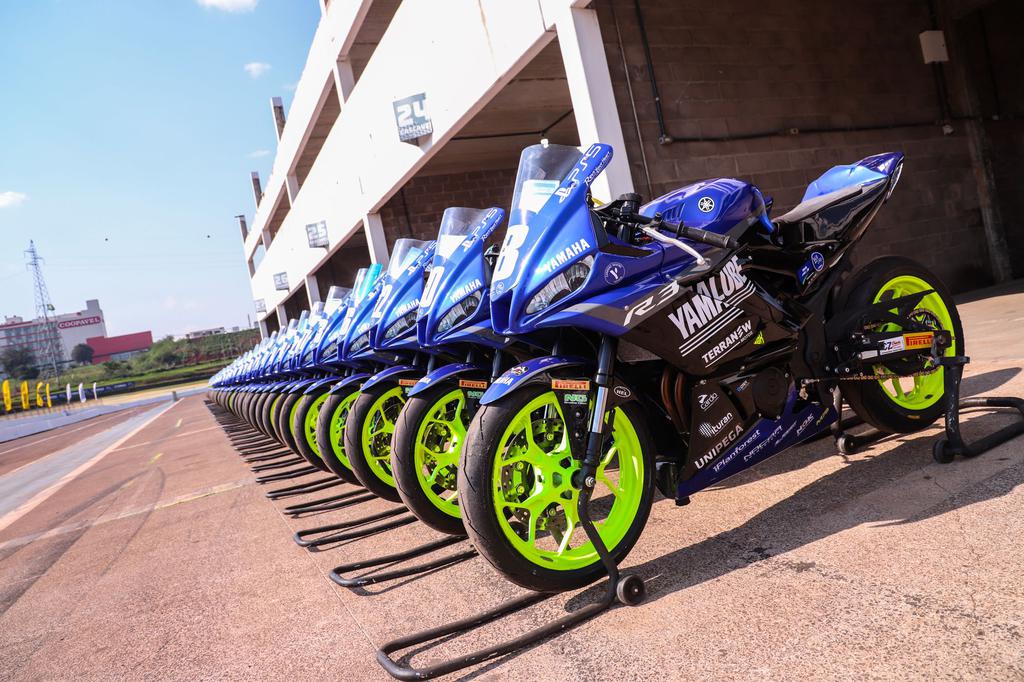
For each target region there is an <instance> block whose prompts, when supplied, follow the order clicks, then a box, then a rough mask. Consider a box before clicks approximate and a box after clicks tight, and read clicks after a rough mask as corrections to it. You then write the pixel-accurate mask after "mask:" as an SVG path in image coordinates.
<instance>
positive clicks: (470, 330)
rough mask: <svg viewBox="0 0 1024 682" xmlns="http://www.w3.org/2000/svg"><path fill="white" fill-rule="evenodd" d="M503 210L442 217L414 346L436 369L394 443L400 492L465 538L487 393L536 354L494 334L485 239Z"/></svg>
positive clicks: (412, 393) (414, 390) (411, 398)
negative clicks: (476, 422) (462, 458)
mask: <svg viewBox="0 0 1024 682" xmlns="http://www.w3.org/2000/svg"><path fill="white" fill-rule="evenodd" d="M504 216H505V212H504V211H503V210H501V209H499V208H490V209H473V208H449V209H447V210H446V211H445V212H444V215H443V216H442V218H441V229H440V231H439V233H438V237H437V246H436V249H435V251H434V256H433V262H432V264H431V269H430V277H429V279H427V282H426V285H425V288H424V291H423V295H422V297H421V298H420V305H419V309H418V312H417V318H416V338H415V342H416V344H417V345H418V346H419V347H420V348H422V349H424V350H426V351H427V352H430V353H432V354H433V355H432V356H431V364H432V369H431V370H430V371H428V372H427V373H426V375H425V376H423V377H422V378H420V379H419V381H417V382H416V384H415V385H414V386H412V387H411V388H410V389H409V392H408V396H407V399H406V402H405V405H404V407H403V408H402V410H401V412H400V413H399V415H398V419H397V422H396V424H395V428H394V434H393V436H392V439H391V470H392V472H393V474H394V480H395V485H396V487H397V489H398V493H399V495H400V496H401V498H402V501H403V502H404V503H405V505H406V507H408V508H409V510H410V511H412V512H413V513H414V514H415V515H416V516H417V517H418V518H419V519H420V520H421V521H423V522H424V523H426V524H427V525H429V526H431V527H432V528H434V529H436V530H439V531H442V532H445V533H449V534H454V535H463V534H465V530H464V529H463V525H462V515H461V513H460V511H459V505H458V496H457V495H456V488H455V486H456V478H457V466H458V461H459V453H460V451H461V449H462V444H463V442H464V440H465V436H466V428H467V427H468V425H469V422H470V420H471V419H472V418H473V415H474V414H475V413H476V410H477V408H478V407H479V401H480V398H481V397H482V396H483V393H484V390H485V389H486V388H487V387H488V386H489V385H490V382H491V381H492V380H493V379H496V378H497V377H498V376H499V375H500V374H501V372H502V371H503V370H504V369H506V368H507V367H508V366H509V364H510V363H514V362H515V361H516V359H517V358H518V359H520V360H524V359H527V358H529V357H533V356H535V355H537V354H538V352H540V349H537V348H531V347H530V346H527V345H526V344H524V343H521V342H517V341H516V340H515V339H512V338H510V337H507V336H504V335H501V334H496V333H495V332H494V330H493V329H492V328H491V314H490V297H489V290H488V285H489V283H490V276H491V271H492V268H493V266H494V260H495V254H493V253H490V252H488V251H487V249H486V245H487V240H488V238H489V237H490V236H491V235H492V234H493V233H494V231H495V229H496V228H497V227H498V225H500V224H501V221H502V219H503V218H504Z"/></svg>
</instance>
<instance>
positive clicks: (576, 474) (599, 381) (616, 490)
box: [457, 144, 964, 591]
mask: <svg viewBox="0 0 1024 682" xmlns="http://www.w3.org/2000/svg"><path fill="white" fill-rule="evenodd" d="M611 154H612V150H611V148H609V147H608V146H607V145H603V144H596V145H593V146H591V147H590V148H589V149H587V150H586V151H585V152H583V153H580V152H579V150H577V149H575V148H572V147H562V146H558V145H536V146H533V147H529V148H527V149H526V150H524V151H523V153H522V156H521V159H520V164H519V170H518V174H517V177H516V187H515V193H514V196H513V203H512V210H511V212H510V220H509V227H508V230H507V233H506V236H505V239H504V242H503V243H502V246H501V251H500V254H499V257H498V261H497V264H496V266H495V270H494V273H493V277H492V279H491V283H490V311H491V324H492V327H493V330H494V332H496V333H497V334H501V335H508V336H515V335H523V334H536V333H541V332H548V333H555V334H558V335H563V338H568V337H569V335H575V336H574V337H573V338H577V337H582V338H583V339H584V341H573V342H572V343H571V344H567V343H564V342H563V343H558V344H556V350H555V352H554V353H553V354H551V355H548V356H545V357H537V358H534V359H530V360H527V361H525V362H522V363H520V364H517V365H515V366H514V367H512V368H510V369H509V370H508V371H506V372H505V373H504V374H502V376H501V377H500V378H498V379H497V380H496V381H494V382H493V384H491V386H490V387H489V388H488V389H487V390H486V392H485V393H484V395H483V396H482V398H481V400H480V403H481V406H480V409H479V410H478V411H477V412H476V414H475V416H474V417H473V420H472V422H471V423H470V425H469V428H468V431H467V433H466V437H465V445H464V446H463V448H462V453H461V458H460V461H459V471H458V481H457V488H458V502H459V506H460V508H461V511H462V514H463V516H464V519H465V521H466V530H467V531H468V533H469V535H470V539H471V540H472V541H473V543H474V546H475V547H476V549H477V550H478V551H479V552H480V554H481V555H482V556H484V557H485V558H486V559H487V560H488V561H489V562H490V563H491V564H492V565H493V566H494V567H495V568H496V569H497V570H498V571H499V572H500V573H502V574H503V575H504V576H505V577H507V578H508V579H509V580H511V581H513V582H515V583H517V584H519V585H522V586H524V587H526V588H529V589H532V590H538V591H558V590H566V589H572V588H576V587H580V586H582V585H585V584H587V583H589V582H591V581H593V580H595V579H597V578H598V577H599V576H601V575H603V574H604V572H605V566H606V565H607V563H608V562H615V563H618V562H620V561H621V560H622V559H623V558H624V557H625V556H626V555H627V553H628V552H629V550H630V549H631V548H632V546H633V545H634V543H635V542H636V540H637V538H638V537H639V535H640V533H641V531H642V529H643V527H644V525H645V523H646V520H647V518H648V514H649V512H650V509H651V504H652V499H653V495H654V490H655V488H657V489H658V490H659V491H660V492H661V493H662V494H663V495H664V496H666V497H668V498H671V499H674V500H675V501H676V502H677V504H685V503H687V502H688V501H689V498H690V496H691V495H692V494H694V493H696V492H697V491H699V490H702V489H704V488H706V487H708V486H710V485H712V484H715V483H717V482H719V481H722V480H723V479H725V478H727V477H729V476H731V475H733V474H735V473H737V472H739V471H742V470H744V469H747V468H748V467H751V466H753V465H755V464H757V463H758V462H760V461H763V460H764V459H766V458H768V457H770V456H772V455H774V454H776V453H778V452H781V451H782V450H785V449H786V448H789V447H791V446H793V445H795V444H797V443H800V442H803V441H806V440H807V439H809V438H812V437H814V436H815V435H818V434H820V433H822V432H823V431H824V430H826V429H827V428H828V427H829V425H830V424H831V423H832V422H833V421H835V420H836V418H837V414H836V407H837V406H838V405H840V404H841V403H840V402H839V394H840V392H841V394H842V397H843V398H845V400H846V401H847V403H848V404H849V405H850V406H851V407H852V408H853V409H854V410H855V411H856V413H857V414H858V415H859V416H860V417H862V418H863V419H864V420H865V421H866V422H868V423H870V424H871V425H873V426H875V427H877V428H879V429H880V430H883V431H888V432H909V431H915V430H918V429H921V428H924V427H926V426H927V425H929V424H931V423H932V422H933V421H935V420H936V419H937V418H938V417H939V416H940V415H941V414H942V410H943V405H942V402H943V401H942V397H943V394H944V391H945V387H944V382H943V367H942V365H941V362H942V358H943V357H945V356H952V355H954V354H961V355H962V354H963V352H964V348H963V343H964V341H963V331H962V328H961V325H960V320H959V317H958V315H957V312H956V308H955V306H954V305H953V301H952V298H951V297H950V296H949V294H948V292H947V291H946V289H945V287H944V286H943V285H942V283H941V282H940V281H939V280H938V278H937V277H936V276H935V275H934V274H932V273H930V272H929V271H928V270H926V269H925V268H923V267H922V266H920V265H918V264H916V263H914V262H912V261H910V260H907V259H903V258H892V257H889V258H882V259H879V260H876V261H874V262H872V263H871V264H869V265H867V266H866V267H864V268H862V269H860V270H858V271H856V272H854V271H852V268H851V266H850V253H851V250H852V249H853V247H854V246H855V245H856V244H857V243H858V241H859V240H860V238H861V237H862V236H863V234H864V232H865V231H866V229H867V227H868V225H869V224H870V223H871V220H872V218H873V217H874V216H875V214H876V213H877V212H878V211H879V210H880V208H881V207H882V205H883V204H884V203H885V202H886V200H887V199H888V198H889V196H890V195H891V194H892V192H893V190H894V188H895V187H896V184H897V182H898V180H899V177H900V173H901V171H902V167H903V155H902V154H898V153H889V154H879V155H876V156H872V157H869V158H866V159H863V160H861V161H858V162H857V163H854V164H851V165H847V166H837V167H835V168H833V169H831V170H829V171H828V172H826V173H825V174H824V175H822V176H821V177H820V178H818V179H817V180H815V181H814V182H813V183H811V185H810V186H809V187H808V189H807V192H806V194H805V196H804V200H803V202H802V203H800V204H799V205H798V206H796V207H795V208H794V209H793V210H791V211H789V212H788V213H786V214H785V215H782V216H780V217H778V218H776V219H774V220H772V219H771V218H770V217H769V214H770V209H771V200H770V199H767V198H765V197H764V196H763V195H762V194H761V192H760V191H759V190H758V189H757V188H756V187H754V186H752V185H750V184H748V183H745V182H741V181H738V180H733V179H716V180H708V181H704V182H699V183H696V184H693V185H689V186H686V187H682V188H680V189H678V190H675V191H673V192H671V193H669V194H667V195H665V196H662V197H659V198H657V199H655V200H654V201H651V202H650V203H647V204H645V205H641V201H640V197H639V196H637V195H635V194H627V195H624V196H622V197H620V198H619V199H618V200H616V201H614V202H612V203H610V204H607V205H604V206H601V207H597V206H595V204H594V202H593V199H592V198H591V195H590V190H589V187H590V184H591V183H592V182H593V181H594V179H595V178H596V177H597V176H598V175H599V174H600V173H601V171H602V170H603V169H604V167H605V166H606V165H607V163H608V161H609V159H610V158H611ZM592 539H593V540H592Z"/></svg>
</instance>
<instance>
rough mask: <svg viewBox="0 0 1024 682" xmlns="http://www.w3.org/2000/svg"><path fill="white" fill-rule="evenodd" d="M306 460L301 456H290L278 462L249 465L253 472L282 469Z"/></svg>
mask: <svg viewBox="0 0 1024 682" xmlns="http://www.w3.org/2000/svg"><path fill="white" fill-rule="evenodd" d="M304 463H306V460H304V459H303V458H302V457H292V458H291V459H286V460H282V461H280V462H273V461H272V462H270V463H269V464H257V465H256V466H253V467H250V468H251V469H252V470H253V471H254V472H257V471H272V470H273V469H284V468H285V467H290V466H295V465H296V464H304Z"/></svg>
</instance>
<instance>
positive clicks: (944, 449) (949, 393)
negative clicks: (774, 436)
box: [832, 356, 1024, 464]
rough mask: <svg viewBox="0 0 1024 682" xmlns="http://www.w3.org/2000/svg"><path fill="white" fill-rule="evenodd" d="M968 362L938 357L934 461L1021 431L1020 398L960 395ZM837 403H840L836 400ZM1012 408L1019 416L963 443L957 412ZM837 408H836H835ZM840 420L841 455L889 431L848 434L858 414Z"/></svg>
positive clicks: (974, 452)
mask: <svg viewBox="0 0 1024 682" xmlns="http://www.w3.org/2000/svg"><path fill="white" fill-rule="evenodd" d="M968 362H970V359H969V358H967V357H965V356H951V357H946V358H943V359H942V366H943V367H944V369H945V371H944V373H943V383H944V386H943V388H944V392H943V393H944V400H945V402H946V405H945V411H944V412H945V429H946V432H945V437H944V438H942V439H940V440H938V441H936V442H935V445H934V446H933V447H932V456H933V457H934V459H935V461H936V462H940V463H942V464H948V463H949V462H952V461H953V460H954V459H955V458H956V456H957V455H962V456H964V457H977V456H978V455H980V454H982V453H983V452H986V451H988V450H991V449H992V448H994V447H996V446H997V445H1001V444H1003V443H1005V442H1006V441H1008V440H1010V439H1011V438H1016V437H1017V436H1019V435H1022V434H1024V400H1022V399H1021V398H1012V397H978V398H961V397H960V383H961V381H962V380H963V373H964V366H965V365H966V364H967V363H968ZM839 407H841V403H840V404H839ZM983 408H989V409H1013V410H1017V412H1018V413H1019V415H1020V417H1021V419H1020V420H1019V421H1016V422H1014V423H1013V424H1010V425H1008V426H1004V427H1003V428H1001V429H999V430H998V431H996V432H994V433H990V434H989V435H987V436H984V437H982V438H979V439H978V440H977V441H975V442H973V443H965V442H964V440H963V438H962V437H961V435H960V412H961V410H969V409H983ZM837 409H839V408H837ZM847 422H848V420H843V423H842V424H841V425H840V426H838V427H836V426H834V427H833V431H832V434H833V436H834V437H835V439H836V447H838V448H839V451H840V452H841V453H843V454H844V455H852V454H854V453H855V452H857V450H859V449H860V448H862V447H864V446H866V445H871V444H873V443H877V442H878V441H880V440H882V439H884V438H886V437H887V436H891V435H892V434H890V433H886V432H884V431H879V430H878V429H876V428H874V427H868V428H867V429H865V430H864V431H861V432H860V433H856V434H852V433H848V432H847V431H846V429H847V428H850V427H851V426H855V425H856V424H858V423H863V422H862V420H860V419H859V418H854V419H851V420H849V423H847Z"/></svg>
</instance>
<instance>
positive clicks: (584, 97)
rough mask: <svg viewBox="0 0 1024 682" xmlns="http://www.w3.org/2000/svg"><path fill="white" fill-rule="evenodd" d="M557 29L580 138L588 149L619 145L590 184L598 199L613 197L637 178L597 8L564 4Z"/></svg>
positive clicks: (628, 190) (556, 19) (628, 189)
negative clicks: (631, 165)
mask: <svg viewBox="0 0 1024 682" xmlns="http://www.w3.org/2000/svg"><path fill="white" fill-rule="evenodd" d="M555 30H556V31H557V32H558V47H559V49H560V50H561V52H562V62H563V63H564V64H565V75H566V78H567V80H568V83H569V96H570V98H571V99H572V108H573V114H574V116H575V118H576V127H577V128H578V130H579V135H580V143H581V144H582V145H583V147H584V148H585V147H587V146H588V145H590V144H593V143H594V142H603V143H605V144H608V145H611V146H612V148H613V149H614V150H615V154H614V156H613V157H612V161H611V163H610V164H608V167H607V168H606V169H605V171H604V173H602V174H601V177H599V178H598V179H597V180H596V181H595V182H594V184H593V185H592V186H591V187H592V191H593V194H594V198H595V199H598V200H600V201H613V200H614V199H616V198H617V197H618V196H619V195H620V194H623V193H624V192H632V191H633V177H632V175H631V174H630V171H629V159H628V158H627V157H626V143H625V140H624V139H623V137H622V126H621V125H620V124H619V112H618V109H617V108H616V106H615V92H614V90H613V89H612V78H611V74H610V73H609V71H608V60H607V58H606V57H605V51H604V43H603V42H602V40H601V28H600V26H599V25H598V22H597V12H596V11H595V10H592V9H583V8H578V7H562V8H560V9H558V10H557V13H556V14H555Z"/></svg>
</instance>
